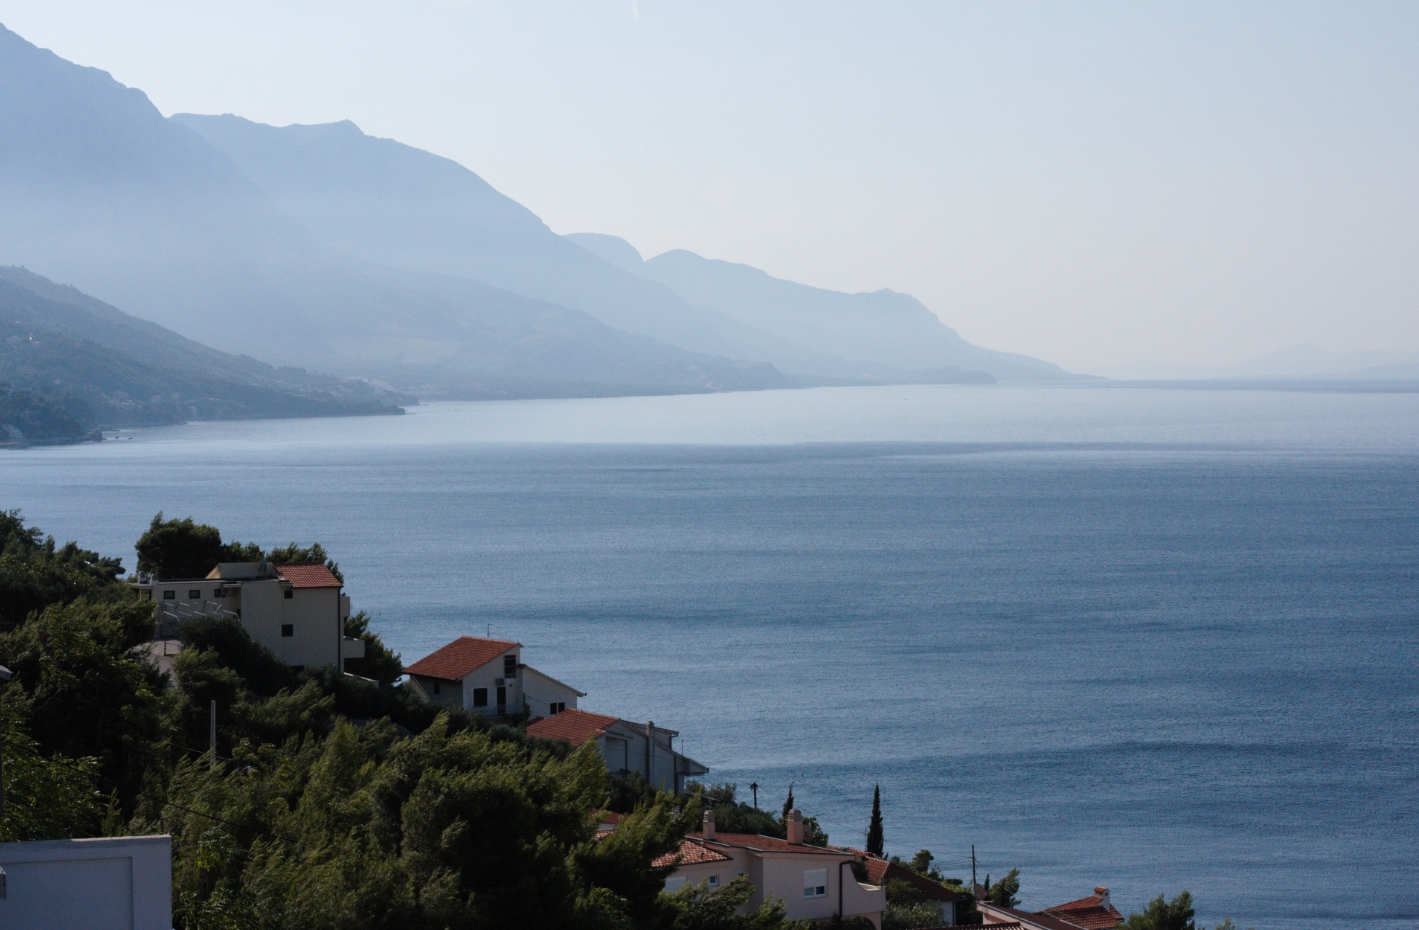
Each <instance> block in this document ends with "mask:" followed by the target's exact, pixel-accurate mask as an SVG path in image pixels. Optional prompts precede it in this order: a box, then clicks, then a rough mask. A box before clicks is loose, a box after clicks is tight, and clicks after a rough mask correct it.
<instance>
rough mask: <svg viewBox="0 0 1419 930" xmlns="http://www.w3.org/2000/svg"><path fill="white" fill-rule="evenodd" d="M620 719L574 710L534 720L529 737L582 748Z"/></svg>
mask: <svg viewBox="0 0 1419 930" xmlns="http://www.w3.org/2000/svg"><path fill="white" fill-rule="evenodd" d="M444 648H447V647H444ZM619 719H621V718H619V717H608V716H606V715H605V714H593V713H592V712H591V711H589V710H576V709H575V708H573V709H570V710H564V711H562V712H561V713H560V714H553V715H552V716H550V717H543V718H542V719H541V720H534V721H533V722H532V723H529V724H528V725H527V735H528V736H541V737H543V738H545V739H564V740H566V741H567V742H569V743H571V744H572V745H573V746H580V745H581V744H582V743H584V742H586V741H587V740H589V739H596V737H598V736H600V735H601V734H602V733H605V732H606V728H607V727H609V726H610V725H611V724H613V723H615V722H616V721H617V720H619Z"/></svg>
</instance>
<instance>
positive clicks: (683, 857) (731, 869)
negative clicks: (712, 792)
mask: <svg viewBox="0 0 1419 930" xmlns="http://www.w3.org/2000/svg"><path fill="white" fill-rule="evenodd" d="M787 826H788V831H787V832H788V838H787V839H786V840H781V839H778V838H777V837H772V836H755V835H752V834H746V833H719V832H717V831H716V830H715V827H714V811H713V810H707V811H705V814H704V822H703V826H702V828H701V830H700V832H698V833H691V834H689V835H687V836H686V837H685V840H684V842H683V843H681V844H680V849H679V851H677V852H675V853H671V854H669V855H667V856H662V857H661V858H660V859H657V860H656V861H655V862H654V863H652V864H653V865H655V866H657V867H660V868H668V867H673V868H674V871H673V872H672V873H671V874H670V877H669V878H667V879H666V880H665V890H666V891H672V892H673V891H678V890H679V889H681V888H683V887H685V885H687V884H691V885H697V884H699V883H700V882H704V883H706V885H708V887H710V888H719V887H722V886H724V885H727V884H728V883H729V882H731V881H733V880H734V879H736V878H741V877H742V878H747V879H748V880H749V883H750V884H752V885H753V886H754V895H753V897H751V898H750V899H749V901H748V902H747V903H746V904H745V905H744V908H743V910H744V911H745V912H747V911H751V910H754V909H755V908H757V907H759V906H760V905H761V904H763V903H764V902H765V901H768V900H771V899H773V898H778V899H779V900H780V901H782V902H783V904H784V909H785V910H786V911H787V916H788V918H789V919H790V920H831V919H832V918H833V917H834V916H836V915H841V916H842V917H844V918H850V917H866V918H867V919H868V920H870V921H871V922H872V925H873V926H874V927H877V928H879V930H880V928H881V926H882V912H883V910H885V909H886V907H887V895H886V892H885V891H884V890H883V889H882V888H881V887H880V886H878V885H869V884H865V883H863V882H859V881H858V880H857V879H856V878H855V877H854V876H853V874H852V864H853V860H854V859H855V858H856V856H855V854H854V853H853V852H852V850H845V849H834V848H831V847H824V846H810V845H807V844H806V843H804V842H803V815H802V814H800V813H799V812H798V811H796V810H793V811H789V814H788V824H787Z"/></svg>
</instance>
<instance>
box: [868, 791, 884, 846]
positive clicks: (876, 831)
mask: <svg viewBox="0 0 1419 930" xmlns="http://www.w3.org/2000/svg"><path fill="white" fill-rule="evenodd" d="M882 847H883V838H882V786H881V785H873V786H872V820H871V822H870V823H869V824H868V826H867V851H868V852H869V853H871V854H872V855H874V856H881V855H882Z"/></svg>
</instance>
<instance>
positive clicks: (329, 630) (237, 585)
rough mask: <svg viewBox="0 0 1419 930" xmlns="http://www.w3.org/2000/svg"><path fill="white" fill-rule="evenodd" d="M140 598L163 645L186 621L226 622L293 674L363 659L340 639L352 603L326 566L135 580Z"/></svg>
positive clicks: (358, 647) (361, 649)
mask: <svg viewBox="0 0 1419 930" xmlns="http://www.w3.org/2000/svg"><path fill="white" fill-rule="evenodd" d="M131 586H132V587H133V589H134V590H136V591H137V592H138V597H140V598H142V599H144V600H148V601H152V602H153V610H154V613H155V614H156V615H157V619H158V627H159V630H158V636H159V639H160V640H163V639H166V638H168V637H171V636H175V635H176V633H177V628H178V627H179V626H180V625H181V624H182V622H183V621H184V620H189V619H192V618H195V617H216V616H229V617H236V618H238V619H240V620H241V623H242V626H244V627H246V630H247V632H248V633H250V634H251V638H252V639H254V640H256V641H257V642H258V643H261V644H262V645H263V646H265V647H266V648H268V649H270V650H271V651H272V652H273V653H275V654H276V657H277V658H279V659H281V660H282V661H284V662H286V663H287V664H289V665H291V666H292V667H293V668H295V669H296V670H297V671H300V670H302V669H304V668H307V667H311V668H316V667H319V666H322V665H334V666H336V667H337V668H340V669H342V670H343V669H344V660H345V659H358V658H362V657H363V656H364V654H365V643H364V640H362V639H359V638H357V637H351V636H346V635H345V621H346V620H347V619H348V618H349V616H350V599H349V598H348V597H346V596H345V595H344V594H343V593H342V588H343V583H342V582H341V581H340V579H339V578H336V577H335V574H334V573H333V572H331V571H330V569H329V568H327V567H326V566H325V565H323V564H321V563H318V562H315V563H309V564H299V565H294V564H285V565H282V564H277V563H275V562H222V563H221V564H219V565H217V566H216V567H215V568H213V569H212V571H211V572H209V573H208V574H207V577H205V578H166V579H159V578H154V577H152V576H150V575H139V576H138V580H137V581H136V582H133V583H132V585H131Z"/></svg>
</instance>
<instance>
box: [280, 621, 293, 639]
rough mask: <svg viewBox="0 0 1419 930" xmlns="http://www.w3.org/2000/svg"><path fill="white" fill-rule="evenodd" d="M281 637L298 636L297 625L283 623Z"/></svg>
mask: <svg viewBox="0 0 1419 930" xmlns="http://www.w3.org/2000/svg"><path fill="white" fill-rule="evenodd" d="M281 635H282V636H295V635H296V625H295V624H294V623H283V624H281Z"/></svg>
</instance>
